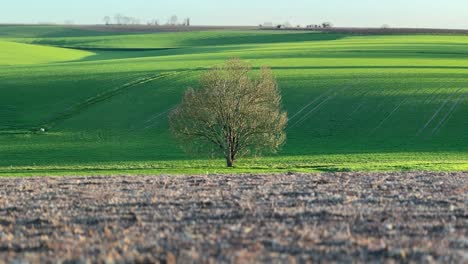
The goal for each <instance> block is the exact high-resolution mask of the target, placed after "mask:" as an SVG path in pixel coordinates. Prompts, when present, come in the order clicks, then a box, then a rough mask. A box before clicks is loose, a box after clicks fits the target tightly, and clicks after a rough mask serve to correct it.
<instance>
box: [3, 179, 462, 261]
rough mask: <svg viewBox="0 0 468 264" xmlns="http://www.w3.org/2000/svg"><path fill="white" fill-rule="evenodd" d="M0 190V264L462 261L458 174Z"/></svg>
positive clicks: (71, 182) (71, 183) (17, 182)
mask: <svg viewBox="0 0 468 264" xmlns="http://www.w3.org/2000/svg"><path fill="white" fill-rule="evenodd" d="M0 185H1V186H0V263H1V262H2V261H5V262H6V263H10V262H15V263H23V262H26V263H28V262H31V263H48V262H49V263H50V262H52V263H56V262H65V261H66V263H86V262H93V263H95V262H97V263H104V262H106V261H107V262H109V263H112V262H117V263H127V262H141V263H145V262H146V263H154V262H162V263H176V262H177V263H187V262H193V263H249V262H274V263H307V262H308V261H310V262H311V263H317V262H386V261H389V262H391V261H396V262H428V263H431V262H441V263H442V262H443V263H451V262H453V263H462V262H465V263H466V262H467V261H468V213H467V210H466V209H467V204H468V195H467V193H468V173H403V174H398V173H391V174H384V173H380V174H363V173H336V174H331V173H330V174H311V175H307V174H291V175H274V176H266V175H241V176H239V175H228V176H218V175H210V176H155V177H146V176H145V177H143V176H142V177H88V178H86V177H63V178H14V179H0Z"/></svg>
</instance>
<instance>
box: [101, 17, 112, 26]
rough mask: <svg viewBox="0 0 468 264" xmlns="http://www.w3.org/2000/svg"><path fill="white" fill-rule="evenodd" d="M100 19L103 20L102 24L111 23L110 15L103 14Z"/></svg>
mask: <svg viewBox="0 0 468 264" xmlns="http://www.w3.org/2000/svg"><path fill="white" fill-rule="evenodd" d="M102 21H104V24H106V25H109V24H110V23H111V18H110V16H105V17H104V18H103V19H102Z"/></svg>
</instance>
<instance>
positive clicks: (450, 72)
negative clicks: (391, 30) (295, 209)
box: [0, 29, 468, 173]
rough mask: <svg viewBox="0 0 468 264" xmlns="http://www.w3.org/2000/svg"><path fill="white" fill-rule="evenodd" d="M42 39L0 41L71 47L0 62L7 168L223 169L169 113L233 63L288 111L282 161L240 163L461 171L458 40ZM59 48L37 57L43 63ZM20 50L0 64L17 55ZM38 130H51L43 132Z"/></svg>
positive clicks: (244, 34)
mask: <svg viewBox="0 0 468 264" xmlns="http://www.w3.org/2000/svg"><path fill="white" fill-rule="evenodd" d="M0 32H1V29H0ZM80 34H81V33H80ZM10 35H11V34H10ZM44 35H47V34H45V33H44V34H43V36H40V37H37V36H32V37H31V36H28V37H24V36H23V37H22V36H21V35H15V37H14V39H12V38H11V37H9V38H8V40H9V41H16V42H22V43H36V44H42V45H57V46H66V47H68V48H74V49H72V50H71V52H72V53H74V54H73V56H70V58H68V59H67V58H64V59H63V61H62V62H61V63H49V64H44V63H46V61H45V62H40V61H37V62H36V63H42V64H40V65H25V66H15V67H12V66H5V65H4V66H0V70H1V76H0V82H1V84H2V85H1V86H0V118H1V120H2V122H1V123H0V155H1V156H2V159H0V167H3V168H4V169H3V172H4V173H8V172H12V171H24V170H25V169H26V168H31V166H39V167H32V168H36V169H40V168H44V170H46V171H50V170H51V168H56V169H58V170H66V169H67V168H76V169H77V170H80V169H83V168H87V169H88V170H93V169H97V168H101V169H102V168H107V169H109V170H120V169H122V170H125V169H127V170H128V169H129V168H134V169H136V170H137V171H138V169H150V170H159V169H161V168H162V169H165V168H166V169H167V168H174V167H182V168H183V167H187V168H189V169H190V168H193V166H194V167H195V168H196V169H198V170H200V171H201V172H204V171H205V172H206V171H210V170H212V169H213V170H217V169H219V168H220V166H222V163H221V162H219V163H218V162H217V161H213V163H207V162H205V161H203V159H204V157H196V158H197V159H202V160H201V161H200V162H198V161H192V158H193V157H191V156H189V155H187V154H185V153H183V152H182V151H181V150H180V149H179V148H178V147H177V144H176V142H175V141H174V140H173V138H172V137H171V135H170V133H169V131H168V125H167V120H166V116H167V113H168V112H169V111H170V109H171V108H172V107H173V106H174V105H175V104H176V103H177V102H178V101H179V100H180V96H181V94H182V93H183V91H184V90H185V89H186V88H187V87H189V86H197V83H198V81H197V79H198V77H199V75H200V74H201V73H202V72H203V70H205V69H208V68H209V67H211V66H213V65H216V64H219V63H222V62H223V61H224V60H225V59H227V58H230V57H240V58H243V59H246V60H248V61H250V62H251V63H252V64H253V65H254V66H255V67H259V66H260V65H268V66H270V67H272V68H273V70H274V73H275V75H276V77H277V79H278V81H279V84H280V87H281V90H282V94H283V99H284V105H285V108H286V110H287V111H288V113H289V117H290V122H289V127H288V131H287V132H288V141H287V144H286V145H285V147H284V149H283V151H282V152H281V153H280V155H279V156H273V157H270V158H265V159H263V160H250V159H247V160H244V161H242V162H243V163H242V162H241V164H239V167H240V168H242V167H244V168H245V169H246V170H247V171H248V170H249V169H255V168H257V169H272V168H273V169H275V168H276V169H280V170H281V169H287V170H291V169H292V170H294V169H298V170H306V171H310V170H415V169H416V170H417V169H431V170H466V169H468V133H466V131H468V122H467V119H466V116H468V97H467V95H468V78H467V76H468V37H466V36H451V35H446V36H435V35H417V36H355V35H342V34H322V33H300V32H294V33H292V32H284V31H281V32H275V31H271V32H270V31H268V32H263V31H262V32H257V31H209V32H182V33H155V34H132V35H128V34H127V35H121V34H117V35H114V36H102V35H96V36H93V35H92V33H90V36H82V35H80V36H67V37H63V36H60V37H56V36H53V37H44ZM3 43H5V42H3ZM9 43H11V42H9ZM15 45H24V44H15ZM22 47H24V46H22ZM33 47H36V46H33ZM47 49H48V47H47ZM51 49H56V48H51ZM83 49H85V50H83ZM58 50H60V51H62V50H63V49H58ZM58 50H55V51H53V52H52V55H47V53H43V52H42V51H38V52H37V53H38V54H45V55H46V56H45V57H46V58H49V59H50V58H52V57H53V56H55V55H57V54H60V52H58ZM65 50H66V51H70V49H65ZM30 52H35V51H34V49H30ZM75 52H76V54H75ZM78 54H79V55H78ZM14 56H18V58H6V57H5V58H4V59H3V61H16V60H18V61H21V59H20V58H19V55H14ZM75 56H78V57H80V56H81V57H80V58H78V57H75ZM66 60H68V62H67V61H66ZM0 61H2V60H0ZM50 62H52V61H50ZM0 64H1V63H0ZM41 127H45V128H47V129H48V131H47V133H45V134H43V133H37V131H38V129H39V128H41ZM166 161H168V162H166ZM169 161H171V162H169ZM172 161H174V162H172ZM186 161H187V162H186ZM207 164H213V165H207ZM242 164H244V165H242ZM8 166H13V167H12V168H9V167H8ZM207 166H208V167H207ZM47 168H48V169H47ZM0 173H1V171H0Z"/></svg>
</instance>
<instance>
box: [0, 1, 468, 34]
mask: <svg viewBox="0 0 468 264" xmlns="http://www.w3.org/2000/svg"><path fill="white" fill-rule="evenodd" d="M115 14H123V15H126V16H131V17H137V18H139V19H141V20H142V21H147V20H153V19H158V20H159V21H160V22H162V23H165V22H166V21H168V19H169V17H171V16H172V15H177V16H178V17H179V18H180V20H182V19H183V18H186V17H190V18H191V21H192V24H194V25H239V26H240V25H251V26H253V25H259V24H263V23H264V22H272V23H274V24H281V23H285V22H289V23H291V24H293V25H298V24H301V25H307V24H318V23H321V22H326V21H329V22H332V23H333V24H334V25H335V26H343V27H380V26H382V25H384V24H387V25H389V26H391V27H418V28H420V27H424V28H460V29H468V0H166V1H162V0H0V23H27V24H29V23H64V22H73V23H75V24H100V23H103V17H104V16H106V15H108V16H111V17H113V16H114V15H115Z"/></svg>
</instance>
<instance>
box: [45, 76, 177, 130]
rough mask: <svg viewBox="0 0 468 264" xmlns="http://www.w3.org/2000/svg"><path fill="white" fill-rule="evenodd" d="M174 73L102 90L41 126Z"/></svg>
mask: <svg viewBox="0 0 468 264" xmlns="http://www.w3.org/2000/svg"><path fill="white" fill-rule="evenodd" d="M176 74H178V72H167V73H162V74H158V75H153V76H149V77H144V78H138V79H136V80H134V81H131V82H129V83H126V84H124V85H122V86H120V87H117V88H114V89H111V90H108V91H105V92H102V93H100V94H98V95H96V96H93V97H90V98H88V99H86V100H85V101H84V102H81V103H78V104H76V105H74V106H71V107H70V108H68V109H67V110H65V111H64V112H63V113H61V114H59V115H58V116H56V117H53V118H51V119H49V120H47V121H46V122H44V123H43V124H42V126H45V127H51V126H53V125H55V124H56V123H58V122H60V121H63V120H66V119H68V118H70V117H72V116H73V115H75V114H77V113H79V112H81V111H83V110H84V109H86V108H89V107H90V106H92V105H95V104H97V103H100V102H103V101H106V100H108V99H110V98H112V97H114V96H116V95H118V94H120V93H121V92H123V91H124V90H126V89H129V88H132V87H135V86H138V85H141V84H145V83H148V82H152V81H155V80H159V79H162V78H166V77H169V76H173V75H176Z"/></svg>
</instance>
